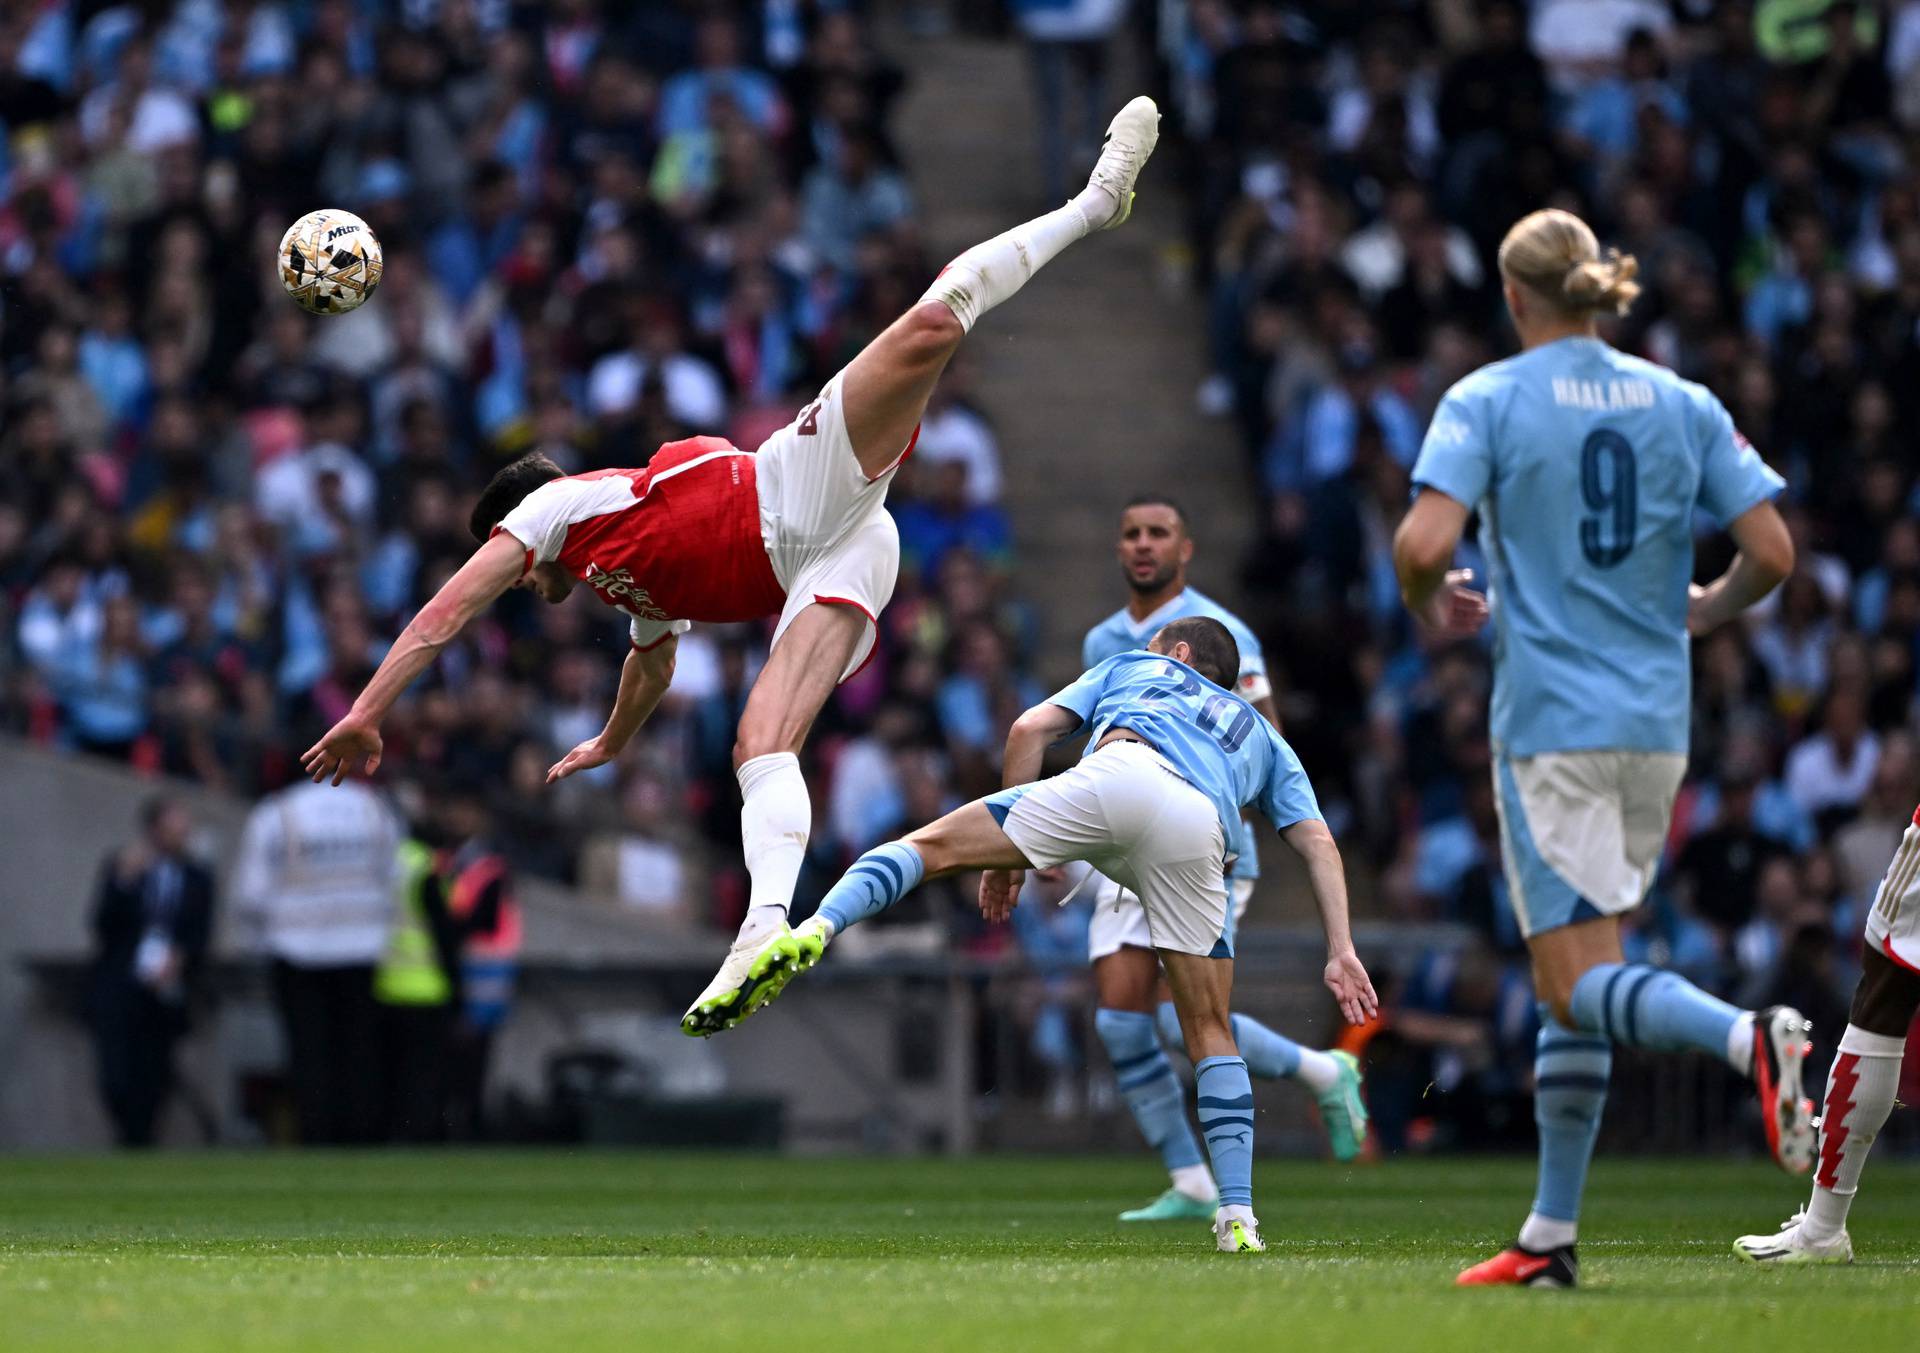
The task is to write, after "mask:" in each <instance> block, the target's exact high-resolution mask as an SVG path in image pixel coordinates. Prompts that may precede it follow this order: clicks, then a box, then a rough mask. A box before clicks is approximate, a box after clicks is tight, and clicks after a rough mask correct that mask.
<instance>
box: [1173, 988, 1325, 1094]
mask: <svg viewBox="0 0 1920 1353" xmlns="http://www.w3.org/2000/svg"><path fill="white" fill-rule="evenodd" d="M1159 1023H1160V1037H1161V1038H1162V1039H1164V1040H1165V1041H1166V1043H1167V1046H1168V1047H1173V1048H1184V1047H1185V1046H1186V1045H1187V1043H1186V1037H1185V1035H1183V1034H1182V1033H1181V1032H1180V1012H1179V1011H1177V1010H1175V1009H1174V1008H1173V1002H1172V1001H1162V1002H1160V1011H1159ZM1233 1042H1234V1046H1235V1047H1237V1048H1239V1049H1240V1055H1241V1056H1242V1057H1244V1058H1245V1059H1246V1062H1247V1071H1248V1073H1249V1074H1251V1075H1255V1076H1258V1077H1260V1079H1261V1080H1281V1079H1284V1078H1285V1077H1288V1076H1292V1075H1294V1074H1296V1073H1297V1072H1298V1071H1299V1070H1300V1045H1299V1044H1298V1043H1296V1042H1294V1041H1293V1040H1292V1039H1291V1038H1288V1037H1287V1036H1286V1035H1285V1034H1281V1033H1276V1032H1275V1031H1274V1030H1272V1029H1269V1028H1268V1027H1267V1026H1266V1025H1264V1024H1262V1023H1261V1022H1260V1021H1259V1020H1257V1019H1253V1018H1250V1017H1249V1016H1246V1015H1235V1016H1234V1017H1233Z"/></svg>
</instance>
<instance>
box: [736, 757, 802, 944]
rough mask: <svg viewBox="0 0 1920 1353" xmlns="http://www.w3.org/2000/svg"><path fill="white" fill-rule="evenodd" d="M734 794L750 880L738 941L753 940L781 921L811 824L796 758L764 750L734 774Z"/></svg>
mask: <svg viewBox="0 0 1920 1353" xmlns="http://www.w3.org/2000/svg"><path fill="white" fill-rule="evenodd" d="M737 775H738V778H739V780H740V794H741V797H742V799H743V800H744V802H743V803H742V804H741V806H740V845H741V849H742V851H743V852H744V853H745V855H746V857H747V873H748V874H750V875H751V876H752V878H753V887H752V889H751V891H750V892H749V894H748V904H747V919H746V920H745V921H743V922H742V923H741V925H740V938H741V939H757V938H759V937H760V936H761V935H763V934H766V933H768V932H770V931H772V930H773V929H774V928H776V927H777V926H779V925H780V924H782V923H783V922H785V920H786V919H787V908H788V907H789V906H790V905H792V903H793V889H794V885H795V884H797V883H798V882H799V881H800V866H801V864H802V862H803V861H805V859H806V857H807V833H808V832H809V831H810V830H811V829H812V826H813V799H812V796H811V795H809V794H808V793H807V780H806V777H805V776H803V775H802V774H801V773H800V758H799V757H797V756H795V755H794V754H793V753H792V752H770V753H768V754H767V755H766V756H756V757H754V758H753V759H752V760H751V761H747V762H743V763H742V764H741V766H740V769H739V771H738V772H737Z"/></svg>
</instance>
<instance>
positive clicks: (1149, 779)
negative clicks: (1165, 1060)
mask: <svg viewBox="0 0 1920 1353" xmlns="http://www.w3.org/2000/svg"><path fill="white" fill-rule="evenodd" d="M986 805H987V808H988V810H989V811H990V812H992V813H993V815H994V817H995V819H996V820H997V821H998V822H999V823H1000V826H1001V828H1002V829H1003V830H1004V831H1005V832H1006V834H1007V837H1008V839H1010V840H1011V841H1012V842H1013V844H1014V845H1016V846H1018V847H1019V848H1020V853H1021V854H1023V855H1025V856H1026V857H1027V859H1028V860H1029V861H1031V862H1032V863H1033V864H1034V866H1035V867H1037V868H1041V869H1046V868H1050V867H1051V866H1053V865H1056V864H1064V863H1065V862H1066V861H1068V860H1085V861H1086V862H1087V863H1088V864H1090V865H1092V866H1093V867H1094V868H1095V869H1097V870H1099V871H1100V872H1101V873H1102V874H1104V875H1106V876H1107V877H1108V878H1111V879H1113V880H1115V881H1116V882H1117V883H1119V884H1120V886H1121V887H1123V888H1126V889H1127V890H1128V891H1130V892H1131V893H1133V894H1134V896H1136V897H1138V898H1139V899H1140V905H1141V910H1142V912H1143V914H1144V915H1145V918H1146V931H1147V938H1146V940H1145V943H1146V944H1148V945H1150V946H1151V947H1153V948H1155V949H1171V950H1173V951H1174V952H1176V953H1182V954H1200V955H1203V956H1205V957H1209V958H1231V957H1233V919H1232V908H1231V906H1230V905H1229V903H1228V900H1227V876H1226V873H1227V870H1226V839H1225V836H1224V834H1223V833H1222V832H1221V830H1220V816H1219V814H1218V813H1216V812H1215V811H1214V808H1213V802H1212V800H1210V799H1209V798H1207V796H1206V795H1205V794H1202V793H1201V792H1200V791H1199V790H1197V789H1195V788H1194V787H1193V786H1192V785H1190V784H1188V783H1187V782H1186V781H1185V780H1183V779H1181V778H1180V775H1179V773H1178V772H1176V771H1175V770H1174V769H1173V766H1172V765H1171V764H1170V763H1169V762H1168V761H1167V760H1166V758H1165V757H1163V756H1161V755H1160V753H1158V752H1156V751H1154V750H1153V749H1152V748H1151V747H1148V746H1145V745H1144V744H1142V743H1138V742H1114V743H1109V744H1108V745H1107V746H1105V747H1102V748H1101V749H1100V750H1099V751H1097V752H1094V753H1093V754H1092V755H1091V756H1088V757H1087V758H1085V759H1084V760H1083V761H1081V762H1080V764H1079V765H1077V766H1075V767H1074V768H1073V769H1072V770H1070V771H1067V772H1066V773H1065V774H1062V775H1056V776H1054V777H1053V778H1052V779H1050V780H1041V781H1039V782H1038V783H1036V784H1030V785H1018V786H1015V787H1014V788H1012V789H1003V790H1001V791H1000V792H999V793H998V794H993V795H989V796H988V798H987V799H986Z"/></svg>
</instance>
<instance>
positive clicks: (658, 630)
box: [627, 615, 693, 653]
mask: <svg viewBox="0 0 1920 1353" xmlns="http://www.w3.org/2000/svg"><path fill="white" fill-rule="evenodd" d="M692 628H693V622H692V621H691V620H645V619H642V618H641V617H640V616H637V615H636V616H634V617H633V623H632V624H631V625H629V626H628V627H627V641H628V642H629V643H631V644H632V645H633V647H634V650H635V651H636V652H640V653H645V652H646V651H647V650H648V649H651V648H658V647H659V646H660V645H661V644H663V643H665V642H666V641H667V639H668V638H669V637H671V636H672V635H676V634H685V633H686V632H687V631H688V630H690V629H692Z"/></svg>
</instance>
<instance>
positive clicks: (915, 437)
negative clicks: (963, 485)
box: [816, 423, 920, 606]
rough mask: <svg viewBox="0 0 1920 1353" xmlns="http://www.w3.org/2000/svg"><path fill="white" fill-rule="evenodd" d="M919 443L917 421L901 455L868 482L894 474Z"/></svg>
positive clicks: (850, 603)
mask: <svg viewBox="0 0 1920 1353" xmlns="http://www.w3.org/2000/svg"><path fill="white" fill-rule="evenodd" d="M919 444H920V425H919V424H918V423H915V424H914V425H913V435H912V436H911V437H909V438H907V447H906V450H904V451H902V452H901V453H900V454H899V455H897V456H895V457H894V458H893V463H892V464H890V465H888V466H887V468H886V469H884V470H882V471H881V472H880V473H879V474H870V475H868V476H867V482H868V483H869V484H871V483H874V482H875V481H876V480H879V479H882V478H884V477H885V476H887V475H890V474H892V473H893V472H894V471H895V470H897V469H899V468H900V465H901V463H902V462H903V461H905V460H906V458H907V457H908V456H911V455H912V454H913V448H914V447H916V446H918V445H919ZM816 600H820V601H825V600H827V598H825V597H820V598H816ZM847 604H848V605H850V606H851V605H855V604H857V603H854V602H848V603H847Z"/></svg>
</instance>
